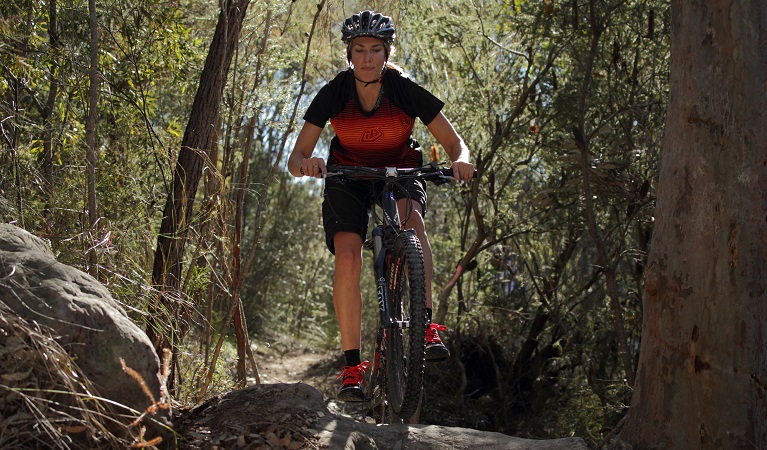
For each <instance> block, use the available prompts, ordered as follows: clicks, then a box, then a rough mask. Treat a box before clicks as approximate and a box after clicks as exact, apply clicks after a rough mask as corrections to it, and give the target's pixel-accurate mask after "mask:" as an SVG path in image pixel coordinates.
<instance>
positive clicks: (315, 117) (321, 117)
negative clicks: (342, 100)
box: [304, 84, 332, 128]
mask: <svg viewBox="0 0 767 450" xmlns="http://www.w3.org/2000/svg"><path fill="white" fill-rule="evenodd" d="M331 104H332V98H331V88H330V85H327V84H326V85H325V86H323V87H321V88H320V91H319V92H317V95H316V96H315V97H314V99H312V102H311V103H310V104H309V108H308V109H307V110H306V113H304V120H305V121H307V122H309V123H311V124H312V125H316V126H318V127H320V128H325V124H326V123H327V122H328V120H330V106H331Z"/></svg>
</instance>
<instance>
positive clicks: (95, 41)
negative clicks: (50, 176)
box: [85, 0, 162, 355]
mask: <svg viewBox="0 0 767 450" xmlns="http://www.w3.org/2000/svg"><path fill="white" fill-rule="evenodd" d="M88 13H89V15H88V17H89V26H90V32H91V68H90V70H89V71H88V80H89V82H90V83H89V86H88V120H87V121H86V123H85V160H86V174H87V176H86V178H87V179H86V183H85V184H86V191H87V205H86V206H87V208H88V233H86V234H85V237H86V241H85V242H86V245H88V250H87V254H88V263H87V264H86V267H87V269H88V273H89V274H90V275H93V276H96V273H97V272H98V260H97V258H96V246H95V245H94V243H95V242H96V239H94V238H93V237H94V235H95V233H96V224H97V222H98V219H99V214H98V211H97V208H96V145H97V144H96V141H97V139H96V137H97V136H96V133H97V124H98V117H99V116H98V115H99V22H98V17H97V16H96V0H89V1H88ZM159 354H160V355H162V353H159Z"/></svg>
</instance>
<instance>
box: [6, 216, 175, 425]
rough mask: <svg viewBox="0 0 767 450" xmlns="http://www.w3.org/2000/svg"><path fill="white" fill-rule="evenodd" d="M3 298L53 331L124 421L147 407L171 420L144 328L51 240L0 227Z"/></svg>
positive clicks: (159, 417) (13, 307)
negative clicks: (59, 254) (60, 256)
mask: <svg viewBox="0 0 767 450" xmlns="http://www.w3.org/2000/svg"><path fill="white" fill-rule="evenodd" d="M0 302H2V303H4V304H5V305H7V306H8V307H9V308H10V309H11V310H13V312H14V313H15V314H17V315H18V316H19V317H21V318H23V319H26V320H28V321H30V322H34V323H37V324H40V325H42V326H44V327H47V328H49V329H51V330H53V332H54V336H55V339H56V342H57V343H58V344H59V345H61V347H63V348H64V349H66V351H67V352H68V353H69V355H70V356H71V357H72V359H73V361H74V363H75V364H76V365H77V366H78V367H79V368H80V370H81V373H82V374H83V375H84V376H85V377H86V378H87V379H88V380H89V381H90V383H91V384H92V386H93V388H94V389H95V390H96V392H95V393H94V394H95V395H98V396H100V397H103V398H105V399H108V400H110V401H108V402H105V404H108V405H111V408H112V409H117V411H116V412H118V413H120V414H121V415H122V414H125V416H124V417H126V420H128V421H130V420H132V419H135V418H136V412H138V413H139V414H140V413H144V412H146V411H148V409H151V410H152V412H153V413H154V412H155V410H158V411H157V412H159V414H156V413H155V414H153V416H154V417H155V418H158V419H160V420H161V421H165V420H164V419H167V416H168V414H169V411H168V409H167V408H165V407H161V408H159V409H158V408H156V407H157V406H158V405H157V403H156V402H159V401H160V400H161V399H165V397H164V396H162V395H161V392H162V389H164V386H163V383H162V377H161V373H160V361H159V358H158V356H157V354H156V352H155V350H154V348H153V346H152V344H151V342H150V340H149V338H148V337H147V335H146V333H144V332H143V330H141V329H140V328H139V327H138V326H137V325H136V324H134V323H133V322H132V321H131V319H130V318H129V317H128V315H127V314H126V312H125V310H124V308H123V307H122V306H121V305H120V304H118V303H117V302H116V301H115V300H114V299H113V298H112V296H111V295H110V294H109V291H108V290H107V289H106V288H105V287H104V286H103V285H102V284H101V283H99V282H98V280H96V279H95V278H93V277H92V276H90V275H88V274H86V273H84V272H82V271H80V270H78V269H75V268H73V267H70V266H67V265H65V264H62V263H59V262H58V261H56V259H55V257H54V255H53V253H52V252H51V250H50V247H49V246H48V244H47V243H46V241H44V240H42V239H40V238H38V237H36V236H34V235H32V234H30V233H28V232H27V231H25V230H23V229H21V228H18V227H15V226H13V225H9V224H0ZM121 359H122V361H124V364H125V366H126V367H127V368H129V369H131V370H125V369H124V367H123V365H122V363H121V361H120V360H121ZM131 371H133V372H134V373H133V374H130V373H129V372H131ZM136 374H138V377H140V379H142V380H143V386H142V383H141V382H140V381H139V380H138V379H137V378H138V377H136ZM126 408H127V410H126Z"/></svg>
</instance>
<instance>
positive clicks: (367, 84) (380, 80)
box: [349, 66, 386, 87]
mask: <svg viewBox="0 0 767 450" xmlns="http://www.w3.org/2000/svg"><path fill="white" fill-rule="evenodd" d="M349 70H351V71H352V75H354V79H355V80H357V81H359V82H360V83H365V86H363V87H368V86H369V85H371V84H375V83H380V82H382V81H383V74H384V72H386V66H384V68H383V70H381V76H379V77H378V79H377V80H373V81H365V80H363V79H360V78H358V77H357V74H356V73H354V69H353V68H352V67H351V66H350V67H349Z"/></svg>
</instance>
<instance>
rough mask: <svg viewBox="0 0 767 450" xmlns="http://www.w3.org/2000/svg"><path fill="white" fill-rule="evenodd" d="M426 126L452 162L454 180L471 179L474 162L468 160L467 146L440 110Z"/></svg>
mask: <svg viewBox="0 0 767 450" xmlns="http://www.w3.org/2000/svg"><path fill="white" fill-rule="evenodd" d="M426 127H427V128H428V129H429V131H430V132H431V134H432V135H433V136H434V138H435V139H436V140H437V142H439V144H440V145H441V146H442V148H444V149H445V151H446V152H447V156H449V157H450V161H452V162H453V164H452V167H453V177H454V178H455V179H456V180H469V179H471V178H472V177H473V176H474V164H472V163H471V161H470V160H469V158H470V152H469V148H468V147H467V146H466V143H465V142H463V139H462V138H461V136H459V135H458V133H457V132H456V131H455V128H453V125H452V124H451V123H450V121H449V120H447V117H445V115H444V114H442V113H441V112H440V113H439V114H437V116H436V117H435V118H434V120H432V121H431V122H429V124H428V125H426Z"/></svg>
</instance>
